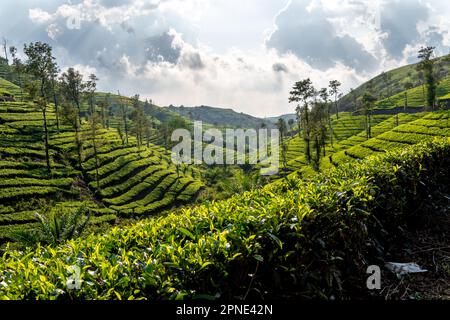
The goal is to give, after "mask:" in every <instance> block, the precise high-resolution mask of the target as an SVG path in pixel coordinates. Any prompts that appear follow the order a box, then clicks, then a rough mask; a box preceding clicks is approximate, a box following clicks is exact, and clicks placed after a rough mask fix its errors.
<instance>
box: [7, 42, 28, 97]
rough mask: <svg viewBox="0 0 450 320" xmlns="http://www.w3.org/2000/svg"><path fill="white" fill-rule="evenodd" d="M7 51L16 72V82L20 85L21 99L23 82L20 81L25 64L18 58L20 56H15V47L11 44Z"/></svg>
mask: <svg viewBox="0 0 450 320" xmlns="http://www.w3.org/2000/svg"><path fill="white" fill-rule="evenodd" d="M9 53H10V54H11V57H12V68H13V70H14V72H15V74H16V77H17V83H18V85H19V87H20V95H21V97H20V100H21V101H23V86H24V84H23V83H22V75H23V73H24V71H25V66H24V65H23V63H22V61H21V60H20V58H19V57H18V56H17V48H16V47H14V46H12V47H9Z"/></svg>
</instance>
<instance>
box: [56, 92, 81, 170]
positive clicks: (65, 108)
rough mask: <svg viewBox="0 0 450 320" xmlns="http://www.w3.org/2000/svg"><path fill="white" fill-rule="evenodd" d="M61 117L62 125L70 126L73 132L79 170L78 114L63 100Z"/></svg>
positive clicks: (73, 107) (70, 103)
mask: <svg viewBox="0 0 450 320" xmlns="http://www.w3.org/2000/svg"><path fill="white" fill-rule="evenodd" d="M61 115H62V119H63V121H64V123H66V124H68V125H70V126H71V127H72V128H73V129H74V130H75V135H74V138H75V147H76V152H77V162H78V168H79V169H80V170H81V169H82V168H83V167H82V163H83V158H82V154H83V141H82V139H81V135H80V131H81V125H80V120H79V116H80V114H79V112H78V109H77V107H76V106H75V105H74V103H73V102H72V101H68V100H64V101H63V104H62V110H61Z"/></svg>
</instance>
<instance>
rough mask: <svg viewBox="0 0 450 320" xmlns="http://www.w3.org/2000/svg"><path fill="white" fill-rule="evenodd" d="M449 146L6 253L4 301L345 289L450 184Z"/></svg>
mask: <svg viewBox="0 0 450 320" xmlns="http://www.w3.org/2000/svg"><path fill="white" fill-rule="evenodd" d="M449 155H450V140H449V139H440V140H436V141H434V142H433V143H426V144H419V145H416V146H413V147H410V148H407V149H405V150H402V151H398V152H388V153H387V154H386V155H383V156H381V157H372V158H369V159H368V160H366V161H362V162H361V163H356V164H355V163H353V164H348V165H341V166H340V167H339V168H337V169H334V170H332V171H331V172H330V173H328V174H326V175H323V176H321V177H319V178H318V179H317V180H316V181H314V182H303V181H301V180H297V179H290V180H286V181H284V182H283V183H279V184H274V185H270V186H268V187H266V188H264V189H261V190H256V191H252V192H246V193H244V194H243V195H240V196H235V197H233V198H231V199H228V200H225V201H219V202H207V203H205V204H203V205H200V206H195V207H191V208H183V209H179V210H177V211H174V212H172V213H170V214H168V215H166V216H162V217H158V218H156V217H155V218H152V219H148V220H143V221H140V222H138V223H136V224H135V225H133V226H129V227H124V228H113V229H112V230H110V231H109V232H107V233H106V234H104V235H91V236H89V237H87V238H85V239H77V240H70V241H68V242H66V243H64V244H61V245H58V246H46V247H44V246H38V248H36V249H34V250H31V249H29V250H27V251H24V252H20V251H13V250H6V252H5V253H4V254H3V256H2V257H1V259H0V298H2V299H152V300H160V299H182V298H184V299H189V298H194V297H203V298H205V297H211V298H217V297H221V298H235V297H241V298H245V297H249V295H251V296H255V295H256V296H257V297H264V296H271V297H273V296H274V295H277V294H280V292H282V293H284V294H286V293H292V295H301V296H308V297H320V298H329V297H331V296H332V295H334V296H338V297H344V296H345V292H346V289H347V288H348V282H349V281H348V280H349V279H350V278H351V277H352V275H355V273H356V274H357V273H358V272H359V271H361V270H362V268H363V267H364V266H365V264H366V263H367V259H368V253H369V249H370V248H369V247H370V244H371V243H373V242H374V240H375V239H374V238H375V237H376V236H377V233H378V228H379V226H380V225H383V226H384V229H386V230H385V231H384V232H389V231H390V230H391V229H390V228H393V229H392V230H395V228H396V227H397V226H398V225H400V224H402V223H403V222H404V221H405V220H406V219H408V218H413V214H412V212H414V211H415V208H416V207H417V205H418V203H420V202H421V201H424V199H426V198H427V197H428V194H427V192H426V190H428V189H431V188H435V187H436V186H438V185H439V183H448V179H449V178H448V177H449V176H448V174H449V168H450V165H449ZM427 188H428V189H427ZM72 266H79V267H80V269H81V275H80V276H81V281H82V282H81V289H80V290H68V288H67V286H66V282H67V280H68V277H69V276H70V275H71V272H70V270H71V269H70V268H71V267H72ZM249 274H250V275H251V276H249ZM280 296H281V295H280Z"/></svg>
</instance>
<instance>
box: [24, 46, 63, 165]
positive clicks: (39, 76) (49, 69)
mask: <svg viewBox="0 0 450 320" xmlns="http://www.w3.org/2000/svg"><path fill="white" fill-rule="evenodd" d="M24 53H25V54H26V56H27V61H26V64H25V65H26V70H27V72H28V73H29V74H31V75H33V76H34V77H35V79H36V81H34V82H32V83H31V85H30V88H33V87H35V86H36V85H39V87H40V89H39V98H38V99H37V100H36V94H37V92H36V88H34V89H31V90H30V91H29V93H30V94H32V95H34V98H33V97H32V96H30V97H31V98H32V99H33V101H35V104H36V105H37V107H38V108H39V109H40V110H41V112H42V115H43V128H44V147H45V157H46V163H47V171H48V173H49V174H50V173H51V166H50V156H49V135H48V125H47V92H46V91H47V88H48V85H49V83H50V81H51V77H52V73H53V72H54V70H55V69H56V68H57V67H56V62H55V58H54V57H53V55H52V47H51V46H50V45H48V44H46V43H42V42H35V43H30V44H29V45H25V47H24Z"/></svg>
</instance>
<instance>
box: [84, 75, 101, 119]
mask: <svg viewBox="0 0 450 320" xmlns="http://www.w3.org/2000/svg"><path fill="white" fill-rule="evenodd" d="M97 81H98V78H97V76H96V75H95V74H93V73H91V74H90V75H89V79H88V81H87V82H86V84H85V86H84V88H85V94H86V98H87V101H88V104H89V114H90V115H91V116H92V115H93V114H94V113H95V110H94V109H95V106H94V105H95V91H96V90H97Z"/></svg>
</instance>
